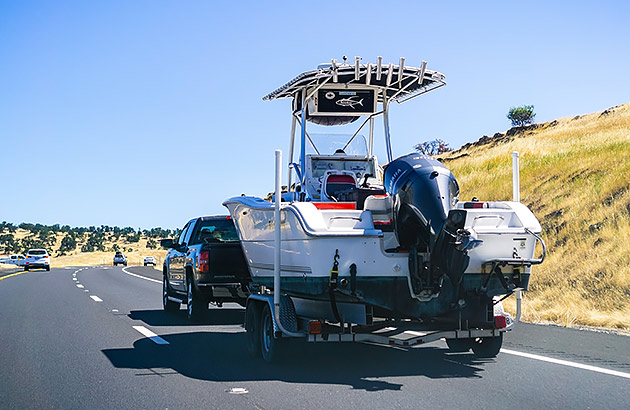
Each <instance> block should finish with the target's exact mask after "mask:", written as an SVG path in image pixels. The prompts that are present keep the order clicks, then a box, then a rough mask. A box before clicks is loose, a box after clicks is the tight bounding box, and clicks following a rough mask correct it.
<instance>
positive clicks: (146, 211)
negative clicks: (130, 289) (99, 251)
mask: <svg viewBox="0 0 630 410" xmlns="http://www.w3.org/2000/svg"><path fill="white" fill-rule="evenodd" d="M628 4H629V3H628V2H626V1H599V2H594V1H589V2H583V1H557V2H555V1H554V2H551V1H527V2H525V1H523V2H505V1H496V2H484V1H478V2H470V1H461V2H448V1H439V2H427V1H422V2H421V1H414V2H408V1H391V2H383V1H316V2H301V1H291V2H278V1H267V2H260V1H252V2H248V1H240V2H217V1H181V2H177V1H157V0H151V1H132V2H129V1H102V2H85V1H76V2H71V1H39V2H38V1H28V0H23V1H2V2H0V150H1V151H0V181H1V184H2V187H1V189H0V221H1V220H6V221H9V222H13V223H20V222H33V223H35V222H39V223H44V224H54V223H60V224H62V225H64V224H68V225H71V226H89V225H96V226H99V225H110V226H113V225H118V226H121V227H122V226H132V227H134V228H138V227H141V228H143V229H145V228H151V227H155V226H162V227H164V228H176V227H181V226H182V225H183V224H184V222H185V221H186V220H187V219H188V218H191V217H195V216H198V215H204V214H216V213H226V212H227V210H226V209H225V208H224V207H223V206H222V205H221V203H222V202H223V200H224V199H226V198H228V197H230V196H234V195H239V194H241V193H247V194H250V195H265V194H266V193H267V192H269V191H271V190H272V188H273V164H274V157H273V151H274V150H275V149H278V148H279V149H282V150H283V151H284V152H285V157H286V153H287V151H288V136H289V126H290V121H289V101H288V100H280V101H273V102H263V101H262V99H261V97H263V96H264V95H266V94H267V93H269V92H270V91H273V90H274V89H276V88H277V87H279V86H280V85H282V84H284V83H285V82H286V81H288V80H290V79H292V78H293V77H294V76H296V75H297V74H299V73H300V72H302V71H306V70H310V69H313V68H315V67H316V65H317V64H318V63H321V62H328V61H330V59H331V58H337V59H341V57H342V56H343V55H347V56H349V57H350V58H353V57H354V56H361V57H362V58H363V61H364V62H368V61H372V62H375V61H376V56H379V55H382V56H383V57H384V60H385V61H386V62H394V63H397V62H398V58H399V57H400V56H404V57H406V59H407V60H406V64H408V65H418V64H420V62H421V61H422V60H426V61H427V62H428V68H430V69H433V70H437V71H440V72H442V73H444V74H445V75H446V80H447V83H448V85H447V86H446V87H444V88H442V89H439V90H437V91H435V92H433V93H430V94H428V95H426V96H424V97H421V98H418V99H416V100H413V101H411V102H409V103H406V104H403V105H394V106H393V107H392V114H391V123H392V141H393V147H394V155H395V156H398V155H403V154H406V153H408V152H410V151H412V150H413V146H414V145H415V144H416V143H418V142H422V141H426V140H432V139H435V138H441V139H444V140H446V141H447V142H448V143H449V144H450V145H451V146H452V147H454V148H458V147H459V146H461V145H463V144H465V143H467V142H471V141H474V140H476V139H478V138H479V137H481V136H482V135H484V134H487V135H492V134H493V133H495V132H498V131H505V130H506V129H507V128H509V121H508V120H507V119H506V117H505V114H506V113H507V111H508V109H509V108H510V107H511V106H517V105H523V104H533V105H535V111H536V113H537V116H536V120H537V121H538V122H544V121H550V120H552V119H555V118H560V117H566V116H574V115H578V114H584V113H589V112H594V111H600V110H604V109H606V108H608V107H611V106H615V105H618V104H623V103H627V102H628V101H630V79H629V77H630V23H629V22H630V6H629V5H628ZM381 145H382V144H381ZM381 145H377V154H382V153H383V151H384V149H383V147H382V146H381ZM379 156H380V158H381V162H383V160H384V158H385V156H384V155H379ZM285 159H286V158H285ZM285 178H286V174H285Z"/></svg>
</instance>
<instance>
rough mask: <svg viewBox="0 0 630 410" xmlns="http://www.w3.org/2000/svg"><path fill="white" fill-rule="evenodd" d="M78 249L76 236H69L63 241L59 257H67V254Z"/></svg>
mask: <svg viewBox="0 0 630 410" xmlns="http://www.w3.org/2000/svg"><path fill="white" fill-rule="evenodd" d="M76 248H77V240H76V239H75V238H74V235H72V234H70V233H69V234H67V235H66V236H64V237H63V239H62V240H61V245H60V246H59V250H58V251H57V252H58V256H63V255H66V253H67V252H72V251H73V250H75V249H76Z"/></svg>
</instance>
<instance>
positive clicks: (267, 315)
mask: <svg viewBox="0 0 630 410" xmlns="http://www.w3.org/2000/svg"><path fill="white" fill-rule="evenodd" d="M259 333H260V351H261V353H262V357H263V359H264V360H265V361H266V362H269V363H271V362H275V361H278V360H280V358H281V354H282V347H283V346H282V345H283V344H284V343H283V342H284V340H282V339H280V338H278V339H276V338H275V337H274V331H273V319H272V316H271V309H270V308H269V305H268V304H265V308H264V309H263V312H262V315H261V319H260V328H259Z"/></svg>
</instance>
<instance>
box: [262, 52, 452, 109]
mask: <svg viewBox="0 0 630 410" xmlns="http://www.w3.org/2000/svg"><path fill="white" fill-rule="evenodd" d="M345 60H346V58H345V57H344V62H343V63H341V64H339V63H338V62H337V60H336V59H332V61H331V63H329V64H321V65H320V66H318V67H317V69H316V70H312V71H306V72H304V73H302V74H300V75H299V76H297V77H295V78H294V79H293V80H291V81H289V82H288V83H286V84H285V85H283V86H282V87H280V88H278V89H277V90H275V91H274V92H272V93H270V94H269V95H266V96H265V97H263V100H275V99H278V98H294V97H296V96H298V95H300V94H298V93H300V91H302V90H305V89H311V88H312V87H317V86H321V85H323V84H330V85H335V84H343V85H356V86H361V87H362V88H375V89H378V90H382V91H384V93H383V92H379V93H377V96H378V97H377V98H378V102H383V95H384V94H385V95H387V99H388V100H394V101H396V102H398V103H402V102H405V101H408V100H410V99H412V98H414V97H417V96H419V95H421V94H424V93H427V92H429V91H432V90H435V89H436V88H439V87H442V86H444V85H446V82H445V80H444V79H445V77H444V74H442V73H440V72H437V71H433V70H428V69H427V68H426V66H427V63H426V62H425V61H423V62H422V65H421V66H420V67H411V66H405V58H404V57H401V58H400V62H399V64H398V65H394V64H392V63H390V64H388V65H383V63H382V60H383V59H382V57H378V58H377V62H376V64H373V63H367V64H361V58H360V57H355V61H354V64H353V65H351V64H347V63H346V61H345Z"/></svg>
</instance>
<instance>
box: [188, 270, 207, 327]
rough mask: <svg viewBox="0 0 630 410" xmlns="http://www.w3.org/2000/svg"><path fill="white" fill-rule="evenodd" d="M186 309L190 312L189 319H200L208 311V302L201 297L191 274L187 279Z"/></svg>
mask: <svg viewBox="0 0 630 410" xmlns="http://www.w3.org/2000/svg"><path fill="white" fill-rule="evenodd" d="M186 290H187V291H186V296H187V298H186V305H187V306H186V307H187V309H186V311H187V312H188V320H192V321H197V320H200V319H201V318H202V317H203V316H204V315H205V314H206V313H207V312H208V303H205V304H204V301H203V300H202V299H201V297H199V295H198V294H197V291H196V290H195V287H194V286H193V282H192V280H191V279H190V276H189V277H187V279H186Z"/></svg>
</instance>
